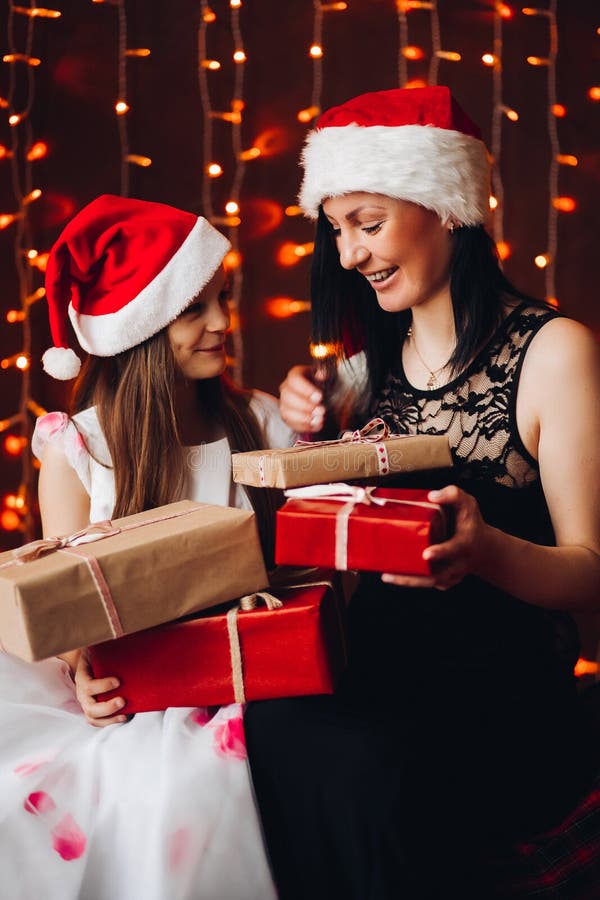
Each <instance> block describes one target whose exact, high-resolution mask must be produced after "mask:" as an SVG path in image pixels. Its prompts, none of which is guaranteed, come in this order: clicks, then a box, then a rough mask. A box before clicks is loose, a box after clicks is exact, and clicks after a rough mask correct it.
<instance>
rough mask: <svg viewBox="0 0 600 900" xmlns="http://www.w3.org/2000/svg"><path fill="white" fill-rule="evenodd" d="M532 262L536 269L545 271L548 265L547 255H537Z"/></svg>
mask: <svg viewBox="0 0 600 900" xmlns="http://www.w3.org/2000/svg"><path fill="white" fill-rule="evenodd" d="M533 261H534V263H535V264H536V266H537V267H538V269H546V268H547V267H548V266H549V265H550V256H549V255H548V254H547V253H539V254H538V255H537V256H536V257H535V259H534V260H533Z"/></svg>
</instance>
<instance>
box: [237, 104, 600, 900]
mask: <svg viewBox="0 0 600 900" xmlns="http://www.w3.org/2000/svg"><path fill="white" fill-rule="evenodd" d="M303 162H304V167H305V175H304V182H303V186H302V191H301V197H300V202H301V205H302V206H303V208H304V209H305V211H306V212H307V214H308V215H309V216H311V217H313V218H317V219H318V221H317V235H316V242H315V254H314V264H313V281H312V296H313V311H314V335H313V337H314V340H316V341H319V342H327V343H333V344H335V345H336V347H337V348H338V350H339V354H338V355H341V356H342V357H344V356H348V348H349V347H351V348H354V349H356V348H357V346H358V347H362V352H361V354H360V355H358V356H357V355H355V356H353V357H352V358H351V359H350V360H349V362H348V363H346V365H344V364H343V363H342V364H341V365H340V370H341V371H342V372H344V377H345V379H346V381H348V373H349V374H350V379H351V380H353V382H354V387H355V388H356V392H357V395H358V396H357V399H356V401H355V407H354V411H355V414H356V417H357V418H358V419H359V420H360V419H362V420H363V421H366V419H367V417H368V416H373V415H377V416H381V417H382V418H384V419H385V420H386V421H387V422H388V424H389V425H390V427H391V430H392V431H393V432H399V433H404V434H414V433H428V434H446V435H448V438H449V442H450V446H451V450H452V455H453V461H454V466H453V469H452V470H451V471H445V472H443V473H442V474H441V475H438V474H437V473H427V474H426V475H424V476H421V477H419V478H417V477H413V478H404V479H400V480H399V482H398V483H399V484H400V485H407V486H420V487H425V488H429V489H434V490H431V493H430V494H429V499H430V500H431V501H433V502H436V503H439V504H441V505H442V506H443V507H445V508H446V510H447V511H448V513H449V514H450V517H451V518H452V520H453V521H454V532H453V535H452V536H451V537H450V538H448V539H447V540H445V541H444V542H442V543H440V544H437V545H434V546H431V547H429V548H428V549H427V550H425V551H424V557H425V558H426V559H428V560H429V561H430V564H431V569H432V574H431V576H429V577H418V578H417V577H407V576H401V575H390V574H383V575H382V576H381V577H380V576H378V575H363V576H362V577H361V580H360V585H359V587H358V590H357V592H356V594H355V595H354V597H353V598H352V600H351V603H350V610H349V618H350V668H349V672H348V677H347V679H346V681H345V683H344V685H343V686H342V690H341V691H340V692H339V694H338V696H337V697H335V698H333V699H330V698H307V699H303V700H299V701H289V700H288V701H277V702H273V703H270V704H252V705H251V706H250V707H249V709H248V711H247V717H246V733H247V740H248V751H249V758H250V762H251V768H252V771H253V776H254V781H255V787H256V791H257V796H258V801H259V807H260V809H261V813H262V816H263V824H264V827H265V833H266V837H267V843H268V845H269V848H270V851H271V858H272V862H273V866H274V871H275V875H276V880H277V883H278V887H279V889H280V897H281V900H290V898H301V897H307V896H310V897H311V898H321V897H323V898H325V897H328V898H331V897H340V898H342V897H343V898H346V900H348V898H356V900H359V898H360V900H362V898H366V897H368V898H370V900H371V898H377V900H392V898H394V900H395V898H399V897H408V898H411V900H413V898H420V897H440V898H441V897H449V896H452V897H454V896H456V897H461V898H464V897H471V896H472V897H476V898H478V900H482V898H488V897H493V896H495V888H494V885H493V882H492V881H491V880H488V879H489V878H490V876H489V873H486V868H485V861H486V858H487V855H488V854H489V853H490V852H491V849H492V848H493V847H495V848H497V847H498V846H501V845H503V844H504V843H510V842H512V841H514V840H516V839H518V838H523V837H524V836H526V835H530V834H533V833H535V832H537V831H539V830H541V829H546V828H549V827H550V826H553V825H556V824H557V823H558V822H559V821H560V820H561V818H562V817H563V816H564V815H565V814H566V812H567V811H568V810H569V809H570V808H571V807H572V806H574V804H575V803H576V801H577V799H578V797H579V796H580V795H581V794H582V792H584V791H585V789H586V787H587V785H588V784H589V782H590V780H591V777H592V772H593V763H594V760H593V758H592V753H593V750H592V747H591V743H590V740H589V737H588V734H587V732H586V729H585V725H584V722H583V718H582V715H581V712H580V709H579V701H578V698H577V696H576V693H575V686H574V678H573V665H574V662H575V660H576V658H577V639H576V633H575V629H574V626H573V623H572V620H571V618H570V617H569V615H568V613H569V612H571V611H575V610H584V609H585V610H597V609H598V608H600V516H599V512H598V511H599V509H600V453H599V452H598V449H597V434H598V431H599V429H600V365H599V361H598V352H597V348H596V345H595V342H594V340H593V337H592V335H591V334H590V333H589V332H588V331H587V329H585V328H584V327H583V326H581V325H579V324H577V323H575V322H573V321H569V320H568V319H565V318H564V317H562V316H561V315H559V314H558V312H556V311H555V310H553V309H552V308H551V307H548V306H546V305H545V304H542V303H538V302H535V301H533V300H531V299H529V298H528V297H526V296H525V295H523V294H522V293H521V292H519V291H518V290H516V289H515V288H514V287H513V286H512V285H511V284H510V283H509V282H508V280H507V279H506V278H505V276H504V275H503V274H502V272H501V270H500V268H499V266H498V261H497V257H496V254H495V249H494V246H493V243H492V241H491V239H490V238H489V237H488V235H487V234H486V232H485V230H484V226H483V223H484V221H485V217H486V210H487V208H488V195H489V186H488V180H489V178H488V176H489V171H488V170H489V166H488V161H487V155H486V151H485V147H484V145H483V142H482V141H481V139H480V136H479V132H478V130H477V128H476V126H474V125H473V123H472V122H470V120H469V119H468V118H467V116H466V115H465V113H464V112H463V111H462V110H461V109H460V107H458V105H457V104H456V102H455V101H454V100H453V99H452V97H451V95H450V92H449V91H448V89H447V88H445V87H431V88H423V89H415V90H393V91H383V92H379V93H373V94H366V95H363V96H361V97H357V98H355V99H354V100H351V101H349V102H348V103H346V104H343V105H342V106H340V107H337V108H335V109H333V110H330V111H329V112H328V113H325V115H323V116H322V117H321V119H320V121H319V123H318V126H317V129H316V130H315V131H313V132H312V133H311V135H310V136H309V138H308V141H307V145H306V148H305V151H304V157H303ZM326 401H327V397H323V392H322V391H321V390H320V389H319V386H318V384H315V382H314V380H313V379H312V378H311V377H310V371H309V370H307V369H305V368H303V367H296V368H294V369H292V370H291V372H290V373H289V374H288V377H287V378H286V380H285V381H284V383H283V385H282V388H281V411H282V415H283V417H284V418H285V420H286V421H287V423H288V424H289V425H290V426H291V427H293V428H294V429H295V430H297V431H312V432H317V431H319V429H320V428H321V426H322V424H323V420H324V414H325V407H326ZM390 483H391V482H390V481H389V480H388V481H386V484H390ZM281 745H284V746H285V748H286V752H285V753H282V752H281ZM569 896H571V895H569ZM573 896H576V895H573Z"/></svg>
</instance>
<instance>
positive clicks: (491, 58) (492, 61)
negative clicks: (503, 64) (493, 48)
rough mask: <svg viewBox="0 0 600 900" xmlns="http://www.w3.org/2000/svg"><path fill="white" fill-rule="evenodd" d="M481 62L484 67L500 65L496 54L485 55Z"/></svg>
mask: <svg viewBox="0 0 600 900" xmlns="http://www.w3.org/2000/svg"><path fill="white" fill-rule="evenodd" d="M481 62H482V63H483V64H484V66H495V65H497V64H498V57H497V56H496V55H495V54H494V53H484V54H483V56H482V57H481Z"/></svg>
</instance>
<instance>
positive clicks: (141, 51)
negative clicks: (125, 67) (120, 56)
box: [125, 47, 151, 57]
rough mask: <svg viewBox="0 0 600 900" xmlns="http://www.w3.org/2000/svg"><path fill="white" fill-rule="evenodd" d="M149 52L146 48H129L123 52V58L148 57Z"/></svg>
mask: <svg viewBox="0 0 600 900" xmlns="http://www.w3.org/2000/svg"><path fill="white" fill-rule="evenodd" d="M150 53H151V51H150V50H149V49H148V47H131V48H130V49H129V50H126V51H125V56H141V57H143V56H150Z"/></svg>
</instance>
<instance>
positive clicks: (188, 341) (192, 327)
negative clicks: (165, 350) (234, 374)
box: [167, 266, 229, 380]
mask: <svg viewBox="0 0 600 900" xmlns="http://www.w3.org/2000/svg"><path fill="white" fill-rule="evenodd" d="M228 297H229V288H228V286H227V285H226V276H225V270H224V268H223V266H221V267H220V268H219V269H217V271H216V272H215V274H214V275H213V277H212V278H211V280H210V281H209V283H208V284H207V285H206V287H205V288H203V290H202V291H201V292H200V293H199V294H198V295H197V296H196V297H194V299H193V300H192V302H191V303H190V305H189V306H188V307H187V308H186V309H185V310H184V311H183V312H182V313H181V315H180V316H178V318H177V319H175V321H174V322H171V324H170V325H169V326H168V328H167V334H168V336H169V343H170V345H171V350H172V351H173V355H174V357H175V362H176V364H177V367H178V369H179V370H180V372H181V374H182V375H183V376H184V378H188V379H190V380H198V379H201V378H215V377H216V376H217V375H222V374H223V372H224V371H225V366H226V358H225V333H226V331H227V329H228V328H229V310H228V307H227V300H228Z"/></svg>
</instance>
